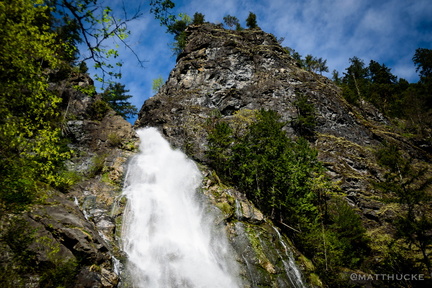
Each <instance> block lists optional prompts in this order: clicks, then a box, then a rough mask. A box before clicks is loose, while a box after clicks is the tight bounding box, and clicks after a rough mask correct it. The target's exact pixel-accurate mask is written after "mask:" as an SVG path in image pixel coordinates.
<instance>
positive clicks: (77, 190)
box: [0, 73, 137, 287]
mask: <svg viewBox="0 0 432 288" xmlns="http://www.w3.org/2000/svg"><path fill="white" fill-rule="evenodd" d="M92 88H94V87H93V82H92V80H91V79H90V78H89V77H88V76H87V75H85V74H81V73H75V75H73V74H72V75H70V76H69V77H67V78H66V79H65V80H62V81H60V82H58V83H52V85H51V89H52V90H53V91H55V92H56V93H58V95H59V96H61V97H62V98H63V106H64V107H62V109H63V115H64V117H63V120H64V121H63V123H62V130H63V131H62V132H63V134H64V139H65V141H66V142H67V145H68V146H69V148H71V149H72V150H73V154H72V155H73V156H72V158H71V159H69V160H68V162H67V163H66V166H67V168H68V169H67V170H68V171H67V172H66V173H67V176H68V178H69V179H73V182H75V184H74V185H72V187H63V188H62V189H61V190H62V191H58V190H54V189H53V188H51V187H43V188H44V189H45V190H47V191H43V193H44V194H42V195H44V196H43V197H41V199H38V200H37V201H36V203H35V204H34V205H31V206H29V207H28V208H27V209H26V210H24V211H19V212H15V213H8V214H6V213H4V211H1V213H4V214H3V215H2V218H1V221H0V227H1V233H0V251H1V252H2V253H1V256H0V266H1V272H0V283H1V287H117V285H118V283H119V275H118V271H116V262H117V260H116V258H117V259H121V257H122V255H121V253H120V249H119V247H118V245H119V242H118V238H117V237H116V236H117V234H118V231H117V230H116V224H118V222H121V217H120V216H121V212H120V211H121V209H118V210H116V211H113V208H114V204H116V203H115V201H116V199H117V198H118V196H119V195H120V194H121V188H122V187H121V186H122V180H123V172H124V171H125V169H124V167H123V166H124V165H125V162H126V160H127V158H128V157H129V156H130V155H131V154H132V153H133V152H132V151H133V150H134V147H135V146H134V143H135V141H136V139H137V138H136V137H135V133H134V131H133V129H132V126H131V125H130V124H129V123H128V122H127V121H126V120H124V119H123V118H122V117H121V116H118V115H116V114H115V112H114V111H112V110H111V109H109V108H108V106H107V105H106V104H105V105H104V104H103V103H102V102H101V101H100V99H99V98H98V96H97V95H94V93H92V94H91V95H89V93H84V92H83V91H92ZM101 108H102V109H101ZM120 206H121V205H120Z"/></svg>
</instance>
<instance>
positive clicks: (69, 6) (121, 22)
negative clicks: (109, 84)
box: [49, 0, 159, 82]
mask: <svg viewBox="0 0 432 288" xmlns="http://www.w3.org/2000/svg"><path fill="white" fill-rule="evenodd" d="M49 4H50V7H51V8H52V14H53V17H54V21H53V23H52V26H53V28H54V29H55V30H56V31H58V33H59V34H58V35H59V36H60V37H61V38H62V40H63V43H65V44H67V47H68V49H67V51H70V59H71V60H76V59H77V58H80V61H79V62H80V63H81V62H84V61H91V62H93V63H94V67H95V68H96V69H99V70H100V71H101V75H95V76H96V79H97V80H99V81H101V82H105V81H106V79H105V78H106V76H109V77H114V78H120V77H121V72H120V69H118V68H119V67H121V66H122V63H121V61H116V60H114V62H113V61H112V59H117V58H118V56H119V54H118V50H117V48H118V46H117V47H115V48H111V47H109V48H107V47H106V43H107V40H108V39H115V40H117V41H118V42H120V43H122V44H123V46H124V47H125V48H126V49H129V51H131V52H132V53H133V55H134V56H135V57H136V59H137V61H138V63H140V65H141V66H142V63H143V61H142V60H141V59H140V58H139V57H138V55H137V54H136V53H135V51H134V50H133V49H132V48H131V47H130V46H129V44H128V43H127V42H126V39H127V38H128V36H129V33H130V32H129V30H128V28H127V24H128V23H129V22H131V21H133V20H136V19H138V18H140V17H141V15H142V13H141V11H139V10H138V11H137V12H136V13H135V14H133V15H132V16H130V17H128V15H127V13H126V9H125V8H124V16H125V18H124V19H121V18H119V17H116V15H114V12H113V10H112V9H111V8H110V7H108V6H102V5H101V1H99V0H78V1H71V0H51V1H49ZM152 4H153V5H155V6H153V7H156V6H158V5H159V4H158V3H153V2H152ZM78 43H83V44H84V45H85V46H86V48H87V49H86V50H85V51H86V52H88V54H84V55H80V53H79V52H80V51H78V49H77V48H76V44H78ZM81 52H82V51H81ZM82 54H83V53H82ZM79 56H80V57H79ZM116 69H117V71H116Z"/></svg>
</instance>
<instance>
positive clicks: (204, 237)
mask: <svg viewBox="0 0 432 288" xmlns="http://www.w3.org/2000/svg"><path fill="white" fill-rule="evenodd" d="M137 133H138V135H139V137H140V139H141V144H140V153H139V154H138V155H137V156H135V157H134V158H133V159H132V161H131V163H130V164H129V168H128V172H127V175H126V183H125V188H124V191H123V194H124V195H125V196H126V198H127V206H126V209H125V212H124V216H123V229H122V241H123V249H124V251H125V252H126V254H127V255H128V265H127V269H128V272H129V274H130V275H131V277H132V283H133V286H134V287H137V288H144V287H151V288H158V287H160V288H170V287H179V288H180V287H181V288H188V287H190V288H192V287H194V288H211V287H214V288H219V287H220V288H227V287H229V288H231V287H234V288H235V287H239V280H238V277H237V274H238V272H237V271H238V270H237V268H236V262H235V261H234V259H233V258H232V257H233V256H232V255H233V253H232V252H231V251H230V250H229V247H230V246H229V244H228V240H227V237H226V235H225V233H224V230H223V229H220V228H219V229H218V228H217V225H216V224H215V221H214V217H213V216H212V215H213V214H212V213H211V210H210V209H208V206H206V205H205V203H204V201H200V200H202V197H201V195H200V193H197V189H198V187H199V186H200V184H201V180H202V178H201V177H202V176H201V173H200V171H199V170H198V168H197V166H196V165H195V163H194V162H193V161H191V160H189V159H188V158H187V157H186V155H184V154H183V153H182V152H180V151H177V150H173V149H171V147H170V145H169V143H168V142H167V141H166V140H165V139H164V138H163V137H162V136H161V135H160V133H159V132H158V131H157V129H155V128H145V129H140V130H138V131H137Z"/></svg>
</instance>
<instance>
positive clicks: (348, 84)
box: [334, 48, 432, 143]
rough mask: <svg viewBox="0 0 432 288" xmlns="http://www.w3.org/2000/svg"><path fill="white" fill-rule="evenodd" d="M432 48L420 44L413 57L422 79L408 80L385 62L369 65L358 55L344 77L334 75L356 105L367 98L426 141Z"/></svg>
mask: <svg viewBox="0 0 432 288" xmlns="http://www.w3.org/2000/svg"><path fill="white" fill-rule="evenodd" d="M431 51H432V50H430V49H424V48H419V49H417V50H416V53H415V55H414V57H413V61H414V64H415V65H416V66H417V71H419V73H420V81H419V82H418V83H412V84H410V83H408V81H406V80H405V79H398V78H397V77H396V76H395V75H393V74H392V73H391V69H390V68H388V67H387V66H386V65H385V64H379V63H378V62H376V61H374V60H371V61H370V63H369V65H368V66H366V65H365V63H364V62H363V60H361V59H359V58H358V57H353V58H350V63H351V65H350V66H349V67H348V68H346V72H345V73H344V76H343V77H342V78H340V77H339V75H338V74H337V75H334V76H336V77H334V80H335V82H336V83H337V84H339V85H341V87H342V91H343V96H344V97H345V99H346V100H347V101H348V102H350V103H352V104H355V105H360V104H361V101H360V100H362V101H363V100H366V101H369V102H370V103H372V104H373V105H374V106H375V107H377V108H378V109H379V110H380V111H381V112H382V113H383V114H384V115H386V116H387V117H391V118H393V120H394V121H395V122H397V123H401V125H400V129H402V131H400V132H401V133H405V134H407V135H414V137H416V138H420V139H421V140H420V141H422V142H429V143H430V141H431V140H432V139H431V137H430V125H429V124H428V123H430V121H431V115H432V113H431V111H432V110H431V109H432V97H431V96H430V95H432V94H431V93H430V91H431V88H432V77H431V76H430V72H429V71H430V67H431V65H430V59H429V58H431V57H430V55H432V53H431Z"/></svg>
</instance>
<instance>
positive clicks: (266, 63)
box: [135, 24, 430, 287]
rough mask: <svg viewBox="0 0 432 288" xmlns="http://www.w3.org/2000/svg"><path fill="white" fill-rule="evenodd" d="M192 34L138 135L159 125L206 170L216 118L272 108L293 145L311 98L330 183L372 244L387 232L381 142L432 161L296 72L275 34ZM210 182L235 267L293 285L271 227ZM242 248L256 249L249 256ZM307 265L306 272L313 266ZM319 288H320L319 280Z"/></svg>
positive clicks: (377, 117)
mask: <svg viewBox="0 0 432 288" xmlns="http://www.w3.org/2000/svg"><path fill="white" fill-rule="evenodd" d="M186 33H187V35H188V38H187V45H186V47H185V49H184V51H183V52H182V53H181V54H180V55H179V56H178V59H177V64H176V67H175V68H174V69H173V70H172V72H171V73H170V76H169V79H168V80H167V82H166V83H165V85H164V86H163V87H162V88H161V89H160V91H159V92H158V93H157V94H156V95H155V96H153V97H152V98H150V99H148V100H147V101H146V102H145V103H144V105H143V107H142V109H141V111H140V114H139V118H138V120H137V122H136V124H135V126H136V127H143V126H154V127H158V128H159V129H160V131H161V132H163V134H164V135H165V137H166V138H167V139H168V141H170V143H172V145H173V146H174V147H177V148H180V149H182V150H183V151H185V152H186V153H187V154H188V155H189V156H190V157H192V158H193V159H195V160H196V161H198V162H200V163H202V164H203V165H204V166H205V164H206V163H207V162H206V156H205V151H206V149H207V148H206V147H207V146H206V144H207V140H206V139H207V135H208V132H209V127H210V126H211V125H210V123H211V122H212V121H214V119H215V118H222V119H224V120H225V121H237V120H238V119H239V118H241V117H242V115H247V114H248V113H249V112H248V111H256V110H259V109H271V110H274V111H277V112H278V113H279V114H280V115H281V116H282V119H283V120H284V121H286V122H287V123H291V125H290V124H288V125H286V126H285V130H286V132H287V133H288V135H289V136H290V137H293V138H295V137H298V136H299V133H300V132H299V131H298V130H297V129H296V127H295V125H292V123H295V120H296V119H297V118H298V117H299V113H300V111H299V110H300V109H298V107H297V101H298V100H299V99H300V98H301V97H306V99H307V103H309V104H311V105H313V107H314V109H315V111H316V128H315V129H316V130H315V135H314V137H313V138H310V140H311V144H312V145H313V146H314V147H315V148H317V149H318V151H319V158H320V160H321V161H322V162H323V163H324V165H325V167H326V168H327V173H328V175H329V176H330V177H331V178H332V180H333V181H334V182H335V183H338V185H339V186H340V187H341V190H342V192H341V193H342V195H345V199H346V201H348V203H350V204H351V205H352V206H353V207H355V208H356V209H357V211H358V212H359V214H360V215H361V217H362V220H363V223H364V225H365V227H367V228H368V229H369V231H368V233H369V235H370V236H371V239H373V240H372V241H375V240H374V239H377V238H378V237H376V236H377V235H383V233H384V234H385V233H391V231H392V228H391V222H392V219H394V218H393V217H394V215H395V213H394V212H392V211H394V207H392V205H389V204H388V203H385V201H382V197H383V195H382V194H381V193H380V192H378V191H377V190H375V188H374V186H373V183H375V182H379V181H382V180H383V175H384V174H385V170H384V169H383V168H382V167H381V166H379V165H378V164H377V160H376V157H375V152H376V150H377V149H378V148H379V147H380V145H382V143H383V142H384V141H387V142H390V143H395V144H396V145H398V146H399V147H401V148H403V149H404V150H405V151H407V153H408V154H410V155H411V156H412V157H416V158H417V159H419V160H418V161H419V163H423V165H427V164H426V163H427V162H428V161H430V156H428V155H427V153H425V152H424V151H422V150H421V149H420V148H418V147H416V146H415V145H414V144H413V143H411V142H410V141H409V140H407V139H405V138H404V137H402V136H400V135H398V134H396V133H394V132H392V131H391V130H390V129H389V126H390V124H391V123H390V122H389V121H388V120H387V119H386V118H385V117H384V116H383V115H381V114H380V113H379V112H378V111H377V110H376V109H375V108H374V107H373V106H372V105H370V104H368V103H366V102H362V103H360V105H359V106H358V107H353V106H351V105H349V104H348V103H347V102H346V101H345V100H344V99H343V97H342V95H341V91H340V88H339V87H338V86H336V85H335V84H334V83H333V82H332V81H330V80H329V79H327V78H326V77H323V76H321V75H318V74H315V73H311V72H307V71H305V70H303V69H301V68H300V67H298V65H297V63H296V61H295V60H294V59H293V58H292V57H290V55H289V54H288V53H287V52H286V51H285V50H284V49H283V48H282V47H281V46H280V45H279V44H278V42H277V40H276V38H275V37H274V36H273V35H271V34H267V33H265V32H263V31H261V30H260V29H246V30H243V31H232V30H226V29H223V28H221V27H220V26H217V25H213V24H204V25H199V26H189V27H188V28H187V30H186ZM205 169H208V168H204V170H205ZM208 173H210V172H208ZM210 174H211V173H210ZM210 174H209V175H210ZM216 178H217V176H216ZM213 183H217V184H215V185H216V186H212V185H207V186H206V185H204V191H207V193H210V194H211V195H212V196H211V197H210V198H211V199H212V201H213V202H214V204H215V205H216V206H217V207H218V208H219V209H220V210H221V211H223V213H225V215H226V217H225V220H224V221H225V222H226V226H227V230H228V231H230V235H231V236H230V237H231V238H232V243H233V246H234V247H236V251H237V253H238V255H239V259H241V258H243V264H244V265H243V267H246V266H247V265H248V264H250V263H253V264H254V265H256V266H255V268H256V269H258V268H257V267H259V269H258V270H260V269H261V270H260V271H261V272H263V273H261V274H260V273H259V272H258V270H253V269H251V270H249V271H254V272H253V274H254V275H261V276H259V277H258V279H255V280H256V282H253V283H250V285H251V287H261V286H259V285H258V284H257V283H260V284H261V283H272V284H271V285H273V286H271V287H287V286H288V287H289V285H286V286H285V284H277V283H283V281H285V280H283V281H282V280H281V281H282V282H280V281H279V280H276V279H277V277H273V276H275V275H279V274H278V273H279V272H278V271H280V268H277V266H276V265H275V262H277V261H278V260H275V259H276V258H277V257H279V258H278V259H279V260H280V259H287V258H283V257H282V256H281V255H282V254H284V253H283V252H280V250H277V249H276V250H272V249H274V248H275V247H271V248H269V247H268V246H269V245H266V244H265V243H264V242H265V241H264V240H263V239H275V235H276V234H277V232H272V229H273V228H268V227H270V226H268V225H270V224H269V222H268V220H267V219H266V218H265V217H264V216H263V215H262V214H261V213H260V212H259V211H258V210H256V208H254V207H253V205H252V204H250V202H248V201H247V200H246V199H244V197H242V196H241V193H239V192H234V191H233V190H230V189H223V188H221V187H223V184H222V183H219V181H217V180H214V181H213ZM215 187H218V188H215ZM209 191H210V192H209ZM211 191H213V192H215V191H217V193H216V192H215V193H212V192H211ZM240 211H241V212H240ZM258 227H259V228H258ZM252 230H253V231H254V232H253V233H252V234H249V233H248V231H252ZM258 231H259V232H258ZM257 233H258V234H257ZM275 233H276V234H275ZM245 235H249V236H251V235H252V236H251V237H247V236H245ZM257 235H259V236H257ZM257 237H258V238H257ZM257 239H259V241H256V240H257ZM245 243H247V244H245ZM257 243H259V245H258V244H257ZM377 245H379V243H378V244H377ZM274 246H277V245H274ZM242 247H249V248H248V249H252V248H254V247H255V248H256V249H254V252H251V251H249V252H246V251H244V250H242V249H243V248H242ZM251 247H252V248H251ZM265 247H266V248H265ZM267 248H269V249H267ZM261 249H266V250H265V253H263V254H260V252H259V251H264V250H261ZM282 250H283V249H282ZM275 251H279V252H275ZM272 253H273V255H276V254H278V255H279V256H277V257H276V258H274V259H273V260H275V261H273V260H270V258H268V257H267V258H266V259H264V258H260V255H272ZM274 253H276V254H274ZM294 253H295V252H294ZM252 254H253V255H252ZM280 257H282V258H280ZM298 258H301V257H298ZM246 259H247V260H246ZM241 261H242V260H239V262H241ZM283 261H286V260H282V262H283ZM306 262H307V261H306ZM306 262H303V263H302V264H301V265H303V267H305V266H307V265H309V264H308V263H306ZM249 267H250V266H249ZM246 270H247V269H246ZM267 277H270V278H267ZM284 277H286V276H284ZM284 279H287V278H284ZM315 279H316V278H315ZM250 281H252V280H250ZM278 285H279V286H278ZM314 285H320V284H319V281H318V280H317V281H316V283H314ZM269 287H270V286H269Z"/></svg>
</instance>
